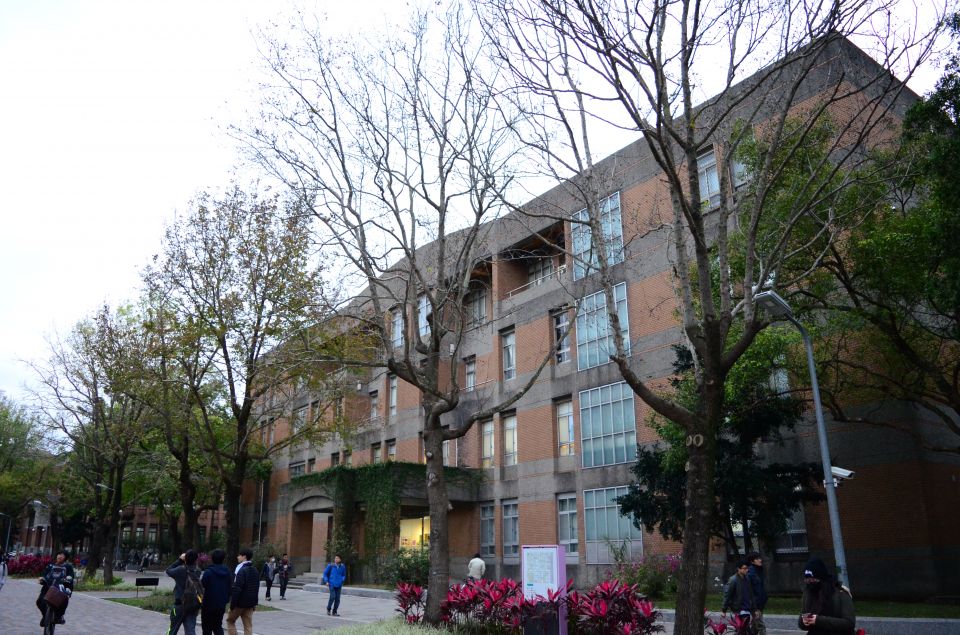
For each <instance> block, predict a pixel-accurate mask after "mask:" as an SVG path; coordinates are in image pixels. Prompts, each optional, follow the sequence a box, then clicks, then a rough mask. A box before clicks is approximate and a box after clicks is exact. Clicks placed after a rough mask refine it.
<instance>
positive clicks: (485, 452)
mask: <svg viewBox="0 0 960 635" xmlns="http://www.w3.org/2000/svg"><path fill="white" fill-rule="evenodd" d="M493 450H494V447H493V421H484V422H483V423H481V424H480V467H493Z"/></svg>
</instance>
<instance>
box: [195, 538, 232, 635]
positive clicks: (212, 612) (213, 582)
mask: <svg viewBox="0 0 960 635" xmlns="http://www.w3.org/2000/svg"><path fill="white" fill-rule="evenodd" d="M226 556H227V554H226V553H224V551H223V549H214V550H213V551H212V552H211V553H210V560H211V561H212V562H213V564H211V565H210V566H209V567H207V568H206V569H204V571H203V575H202V576H200V584H201V586H203V608H202V609H200V626H201V627H202V628H203V635H223V613H224V610H225V609H226V608H227V602H229V601H230V569H228V568H227V567H225V566H224V564H223V560H224V558H226Z"/></svg>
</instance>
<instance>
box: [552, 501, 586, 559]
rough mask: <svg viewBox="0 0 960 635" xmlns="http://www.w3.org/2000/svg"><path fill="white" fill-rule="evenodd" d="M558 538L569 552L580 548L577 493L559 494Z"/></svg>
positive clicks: (572, 552)
mask: <svg viewBox="0 0 960 635" xmlns="http://www.w3.org/2000/svg"><path fill="white" fill-rule="evenodd" d="M557 539H558V540H559V542H560V544H561V545H563V548H564V550H565V551H566V552H567V554H575V553H577V552H578V551H579V549H580V541H579V539H578V538H577V495H576V494H560V495H558V496H557Z"/></svg>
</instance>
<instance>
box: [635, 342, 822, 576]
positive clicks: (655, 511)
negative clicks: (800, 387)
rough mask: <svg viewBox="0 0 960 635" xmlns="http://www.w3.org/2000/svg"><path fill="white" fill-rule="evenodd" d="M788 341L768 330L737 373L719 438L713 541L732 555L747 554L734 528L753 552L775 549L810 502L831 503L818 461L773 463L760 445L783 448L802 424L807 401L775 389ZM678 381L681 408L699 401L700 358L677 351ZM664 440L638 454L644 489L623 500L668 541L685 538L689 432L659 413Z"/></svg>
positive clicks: (637, 518) (646, 525)
mask: <svg viewBox="0 0 960 635" xmlns="http://www.w3.org/2000/svg"><path fill="white" fill-rule="evenodd" d="M786 347H787V340H786V339H785V338H784V337H782V336H780V335H779V334H776V333H770V332H764V333H763V334H761V335H759V336H758V337H757V339H756V340H755V342H754V345H753V346H752V347H751V348H750V350H748V351H747V353H746V354H745V355H744V356H743V357H741V358H740V360H739V361H738V363H737V364H736V365H735V366H734V368H733V369H732V370H731V373H730V376H729V377H728V381H727V384H726V394H725V399H724V424H723V429H722V431H721V434H720V435H719V438H718V439H717V454H716V462H717V464H716V469H715V473H716V475H717V484H716V490H715V492H716V500H715V505H714V511H713V519H714V522H713V526H712V527H711V535H712V536H713V537H715V538H717V539H719V540H722V541H723V542H724V544H725V545H726V549H727V554H728V556H731V557H733V556H737V555H740V551H739V549H740V547H739V545H738V540H737V536H736V535H735V532H734V527H735V526H736V525H739V526H741V527H742V528H743V540H744V547H745V549H746V551H748V552H749V551H751V550H752V549H753V545H754V540H755V539H759V540H760V542H762V543H763V544H765V545H772V544H773V543H774V541H775V540H776V538H777V536H779V535H780V534H781V533H782V532H783V531H784V530H785V528H786V523H787V520H788V519H789V518H790V516H791V515H792V514H793V513H794V512H795V511H796V510H797V509H798V508H800V507H801V506H802V505H803V504H805V503H813V502H817V501H820V500H822V499H823V495H822V494H821V493H820V492H819V491H818V490H817V487H816V485H817V482H818V479H817V473H818V472H817V470H818V465H817V464H815V463H795V464H786V463H770V462H768V461H767V460H765V458H764V456H763V454H762V452H761V448H760V447H759V443H760V442H761V440H763V441H765V442H768V443H771V444H772V443H777V442H779V441H780V440H781V438H782V435H783V433H785V432H789V431H792V430H793V429H794V427H795V426H796V424H797V422H798V421H799V419H800V417H801V414H802V408H803V402H802V401H801V400H800V399H798V398H796V397H794V396H792V395H791V394H789V393H781V392H779V391H778V388H777V387H774V386H772V385H771V381H770V377H771V375H770V369H771V368H776V367H777V365H778V360H779V359H781V358H782V356H783V355H785V353H786V352H787V350H786ZM675 351H676V354H677V360H676V362H675V370H676V372H677V376H676V377H675V378H674V379H672V380H671V383H672V386H673V390H674V393H675V395H676V396H677V398H678V399H679V400H680V401H681V402H686V401H689V400H691V399H696V391H695V390H694V386H693V381H692V377H691V375H692V372H693V368H692V361H693V360H692V356H691V355H690V352H689V351H688V350H687V349H685V348H683V347H680V346H677V347H675ZM652 419H653V421H652V424H651V425H652V426H653V427H654V429H656V430H657V432H658V433H659V435H660V437H661V439H662V441H661V442H659V443H657V444H655V445H652V446H646V447H640V448H638V452H637V463H636V464H635V465H634V468H633V473H634V476H635V478H636V483H634V484H633V485H631V486H630V491H629V492H628V493H627V494H626V495H625V496H623V497H621V498H620V499H619V501H620V505H621V510H622V512H623V513H624V514H632V515H633V517H634V522H635V523H636V524H637V526H638V527H644V528H646V529H647V531H654V530H657V531H659V532H660V534H661V535H662V536H663V537H664V538H669V539H672V540H682V539H683V526H684V516H685V514H686V509H685V506H684V504H683V502H684V496H683V492H684V491H685V489H686V486H687V476H686V469H685V468H686V463H687V460H688V452H687V446H686V434H685V433H684V431H683V429H682V428H680V427H679V426H677V425H676V424H675V423H674V422H671V421H669V420H665V419H664V418H663V417H661V416H659V415H653V417H652Z"/></svg>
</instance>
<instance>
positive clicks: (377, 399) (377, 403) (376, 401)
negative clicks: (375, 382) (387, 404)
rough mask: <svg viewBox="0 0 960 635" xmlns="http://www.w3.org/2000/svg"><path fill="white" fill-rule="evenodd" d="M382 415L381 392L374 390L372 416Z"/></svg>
mask: <svg viewBox="0 0 960 635" xmlns="http://www.w3.org/2000/svg"><path fill="white" fill-rule="evenodd" d="M379 416H380V392H379V391H377V390H374V391H373V392H371V393H370V418H371V419H376V418H377V417H379Z"/></svg>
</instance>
